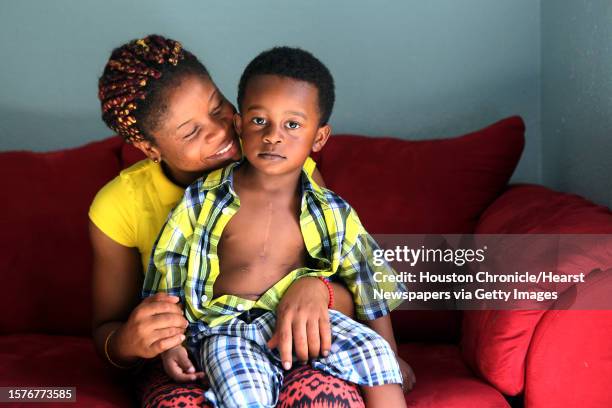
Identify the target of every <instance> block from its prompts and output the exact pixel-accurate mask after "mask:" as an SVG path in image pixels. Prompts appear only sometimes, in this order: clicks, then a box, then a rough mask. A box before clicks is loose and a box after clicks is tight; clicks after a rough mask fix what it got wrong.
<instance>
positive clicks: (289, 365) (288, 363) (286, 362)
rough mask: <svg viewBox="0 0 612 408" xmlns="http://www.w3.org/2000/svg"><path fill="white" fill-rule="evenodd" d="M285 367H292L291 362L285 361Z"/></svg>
mask: <svg viewBox="0 0 612 408" xmlns="http://www.w3.org/2000/svg"><path fill="white" fill-rule="evenodd" d="M283 368H284V369H285V370H289V369H290V368H291V363H290V362H289V361H285V362H283Z"/></svg>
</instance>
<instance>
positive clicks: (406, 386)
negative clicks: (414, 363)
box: [397, 357, 416, 392]
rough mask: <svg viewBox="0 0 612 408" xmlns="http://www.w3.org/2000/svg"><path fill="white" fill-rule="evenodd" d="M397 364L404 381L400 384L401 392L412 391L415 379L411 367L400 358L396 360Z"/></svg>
mask: <svg viewBox="0 0 612 408" xmlns="http://www.w3.org/2000/svg"><path fill="white" fill-rule="evenodd" d="M397 362H398V363H399V366H400V370H401V372H402V377H403V379H404V382H403V384H402V390H403V391H404V392H408V391H412V388H413V387H414V384H415V383H416V377H415V375H414V371H413V370H412V367H410V365H409V364H408V363H407V362H406V361H404V359H402V358H401V357H398V358H397Z"/></svg>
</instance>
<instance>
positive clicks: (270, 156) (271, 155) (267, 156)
mask: <svg viewBox="0 0 612 408" xmlns="http://www.w3.org/2000/svg"><path fill="white" fill-rule="evenodd" d="M257 157H259V158H261V159H264V160H285V159H286V157H285V156H283V155H282V154H279V153H275V152H262V153H258V154H257Z"/></svg>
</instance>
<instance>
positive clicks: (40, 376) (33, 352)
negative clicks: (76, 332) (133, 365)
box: [0, 334, 134, 407]
mask: <svg viewBox="0 0 612 408" xmlns="http://www.w3.org/2000/svg"><path fill="white" fill-rule="evenodd" d="M0 361H1V362H2V364H0V386H3V387H7V386H20V387H35V386H42V387H45V386H47V387H76V404H75V403H65V404H59V403H58V404H50V403H45V404H41V406H45V407H46V406H75V405H76V406H80V407H130V406H134V403H133V401H132V399H131V398H130V393H129V390H128V388H124V387H123V386H122V383H121V382H120V380H119V378H118V377H117V376H116V375H115V373H113V372H111V371H110V370H109V369H108V368H107V367H106V366H105V365H104V364H103V362H102V360H101V359H100V358H99V357H98V356H97V355H96V353H95V350H94V346H93V342H92V340H91V339H90V338H85V337H72V336H49V335H42V334H22V335H8V336H0ZM26 405H32V404H24V406H26ZM34 405H35V404H34Z"/></svg>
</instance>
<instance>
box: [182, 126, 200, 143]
mask: <svg viewBox="0 0 612 408" xmlns="http://www.w3.org/2000/svg"><path fill="white" fill-rule="evenodd" d="M199 133H200V127H199V126H196V127H194V128H193V130H192V131H191V132H189V133H187V134H186V135H185V136H183V140H189V139H192V138H194V137H195V136H197V135H198V134H199Z"/></svg>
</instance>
